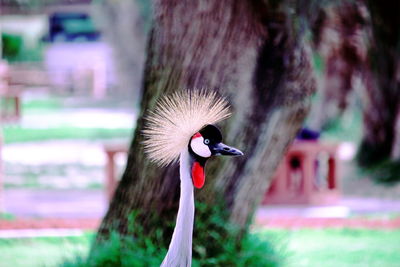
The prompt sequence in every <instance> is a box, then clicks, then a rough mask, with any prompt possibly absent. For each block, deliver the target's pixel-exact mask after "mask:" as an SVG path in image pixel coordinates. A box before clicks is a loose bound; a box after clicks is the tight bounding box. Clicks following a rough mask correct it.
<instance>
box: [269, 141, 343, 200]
mask: <svg viewBox="0 0 400 267" xmlns="http://www.w3.org/2000/svg"><path fill="white" fill-rule="evenodd" d="M336 151H337V146H336V145H330V144H324V143H322V142H318V141H296V142H295V143H294V144H293V145H292V146H291V147H290V148H289V150H288V151H287V153H286V155H285V157H284V159H283V160H282V162H281V163H280V165H279V167H278V169H277V170H276V172H275V175H274V178H273V180H272V184H271V186H270V188H269V190H268V191H267V192H266V194H265V197H264V200H263V204H310V205H328V204H329V205H331V204H335V203H336V202H337V201H338V200H339V196H340V192H339V188H338V163H337V158H336Z"/></svg>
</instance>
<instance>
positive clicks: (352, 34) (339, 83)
mask: <svg viewBox="0 0 400 267" xmlns="http://www.w3.org/2000/svg"><path fill="white" fill-rule="evenodd" d="M366 20H367V11H366V7H365V5H363V4H362V3H360V2H339V3H337V4H334V5H332V6H328V7H324V8H321V9H320V11H319V16H318V18H317V19H315V21H314V22H313V23H314V25H313V27H312V29H313V36H314V38H313V40H314V42H313V44H314V46H315V48H316V50H317V51H318V52H319V53H320V55H321V57H322V58H323V60H324V62H325V64H324V66H325V67H324V69H323V77H322V78H321V82H320V84H321V86H319V88H318V93H319V95H320V100H319V101H318V102H317V105H316V106H315V107H313V110H312V112H311V114H310V127H311V128H313V129H316V130H319V131H320V130H322V129H324V128H326V127H328V126H329V125H330V124H331V123H332V121H334V120H335V119H337V118H338V117H340V116H341V115H342V114H343V112H344V111H345V110H346V109H347V107H348V105H349V103H350V98H351V97H353V96H354V94H352V92H354V90H353V89H354V77H355V76H359V77H364V76H365V75H367V74H368V71H369V70H368V68H367V67H365V66H366V65H368V64H367V43H366V39H367V38H366V35H367V27H366Z"/></svg>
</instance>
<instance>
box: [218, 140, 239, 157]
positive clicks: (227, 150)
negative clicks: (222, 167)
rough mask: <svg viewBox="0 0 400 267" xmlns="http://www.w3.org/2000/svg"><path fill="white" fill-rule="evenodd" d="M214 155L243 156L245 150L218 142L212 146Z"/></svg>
mask: <svg viewBox="0 0 400 267" xmlns="http://www.w3.org/2000/svg"><path fill="white" fill-rule="evenodd" d="M210 149H211V152H212V154H213V155H215V156H218V155H223V156H242V155H243V152H242V151H240V150H239V149H237V148H234V147H230V146H227V145H225V144H224V143H218V144H215V145H213V146H212V147H210Z"/></svg>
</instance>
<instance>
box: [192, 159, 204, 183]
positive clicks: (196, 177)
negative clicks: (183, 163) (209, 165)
mask: <svg viewBox="0 0 400 267" xmlns="http://www.w3.org/2000/svg"><path fill="white" fill-rule="evenodd" d="M192 180H193V185H194V186H195V187H196V188H199V189H200V188H202V187H203V185H204V182H205V180H206V177H205V175H204V168H203V167H202V166H201V165H200V163H198V162H197V161H195V162H194V163H193V165H192Z"/></svg>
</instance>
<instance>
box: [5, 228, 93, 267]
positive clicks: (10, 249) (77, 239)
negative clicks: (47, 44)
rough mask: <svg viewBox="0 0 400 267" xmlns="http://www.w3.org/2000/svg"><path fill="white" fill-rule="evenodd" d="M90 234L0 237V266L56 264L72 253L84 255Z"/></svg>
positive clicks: (34, 266)
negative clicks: (46, 236) (20, 237)
mask: <svg viewBox="0 0 400 267" xmlns="http://www.w3.org/2000/svg"><path fill="white" fill-rule="evenodd" d="M92 236H93V234H85V235H83V236H73V237H57V238H56V237H49V238H24V239H0V267H28V266H29V267H39V266H40V267H43V266H46V267H47V266H57V264H58V263H59V262H60V261H62V260H63V259H65V258H70V257H71V256H72V255H85V254H86V253H87V251H88V249H89V246H90V242H91V239H92Z"/></svg>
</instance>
